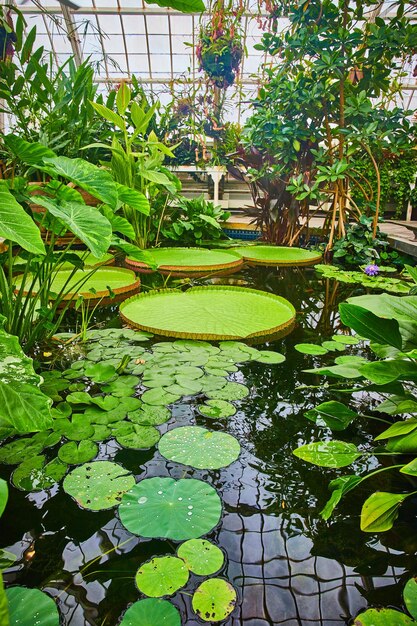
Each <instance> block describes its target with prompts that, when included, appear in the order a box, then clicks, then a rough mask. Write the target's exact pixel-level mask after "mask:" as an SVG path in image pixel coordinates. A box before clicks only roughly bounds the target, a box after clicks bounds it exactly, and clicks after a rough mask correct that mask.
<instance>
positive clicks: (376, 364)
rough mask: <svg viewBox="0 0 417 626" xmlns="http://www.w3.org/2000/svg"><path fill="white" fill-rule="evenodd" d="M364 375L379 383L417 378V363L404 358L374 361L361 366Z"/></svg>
mask: <svg viewBox="0 0 417 626" xmlns="http://www.w3.org/2000/svg"><path fill="white" fill-rule="evenodd" d="M359 370H360V373H361V374H362V376H364V377H365V378H367V379H368V380H370V381H372V382H373V383H376V384H377V385H386V384H387V383H392V382H394V381H395V380H414V381H416V380H417V364H416V363H414V362H413V361H405V360H403V359H397V360H395V359H392V360H388V361H373V362H372V363H365V365H362V366H360V368H359Z"/></svg>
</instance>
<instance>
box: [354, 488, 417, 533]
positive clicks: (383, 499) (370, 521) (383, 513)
mask: <svg viewBox="0 0 417 626" xmlns="http://www.w3.org/2000/svg"><path fill="white" fill-rule="evenodd" d="M409 495H410V494H409V493H405V494H402V493H388V492H385V491H377V492H376V493H373V494H372V495H371V496H369V498H368V499H367V500H365V502H364V504H363V507H362V512H361V530H363V531H365V532H367V533H377V532H378V533H379V532H384V531H386V530H389V529H390V528H392V525H393V523H394V522H395V520H396V519H397V517H398V509H399V508H400V506H401V504H402V503H403V502H404V500H405V499H406V498H407V497H408V496H409Z"/></svg>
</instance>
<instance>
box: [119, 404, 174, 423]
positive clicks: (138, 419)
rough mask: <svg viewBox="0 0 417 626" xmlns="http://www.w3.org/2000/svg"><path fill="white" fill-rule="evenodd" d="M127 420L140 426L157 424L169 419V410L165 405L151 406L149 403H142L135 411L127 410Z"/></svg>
mask: <svg viewBox="0 0 417 626" xmlns="http://www.w3.org/2000/svg"><path fill="white" fill-rule="evenodd" d="M127 418H128V420H130V421H131V422H133V423H134V424H140V425H142V426H159V424H164V423H165V422H167V421H168V420H169V419H171V411H170V410H169V409H167V408H166V407H165V406H152V405H151V404H143V405H142V406H141V408H140V409H137V410H136V411H129V413H128V414H127Z"/></svg>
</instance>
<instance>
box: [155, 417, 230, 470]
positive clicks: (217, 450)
mask: <svg viewBox="0 0 417 626" xmlns="http://www.w3.org/2000/svg"><path fill="white" fill-rule="evenodd" d="M159 452H160V453H161V454H162V456H164V457H165V458H166V459H168V460H170V461H175V462H177V463H183V464H184V465H190V466H191V467H195V468H197V469H219V468H221V467H227V465H230V464H231V463H233V462H234V461H236V459H237V458H238V456H239V454H240V445H239V442H238V440H237V439H235V437H232V435H228V434H227V433H221V432H216V431H213V430H207V429H206V428H201V427H200V426H182V427H180V428H174V430H170V431H168V432H167V433H166V434H165V435H164V436H163V437H162V439H161V441H160V442H159Z"/></svg>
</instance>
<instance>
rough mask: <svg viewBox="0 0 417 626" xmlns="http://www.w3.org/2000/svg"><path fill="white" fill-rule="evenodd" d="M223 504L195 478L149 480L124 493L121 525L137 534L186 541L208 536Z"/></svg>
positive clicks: (218, 517) (210, 489) (158, 478)
mask: <svg viewBox="0 0 417 626" xmlns="http://www.w3.org/2000/svg"><path fill="white" fill-rule="evenodd" d="M221 512H222V505H221V500H220V497H219V495H218V494H217V492H216V490H215V489H213V487H211V486H210V485H209V484H207V483H206V482H203V481H201V480H196V479H194V478H184V479H181V480H174V479H173V478H161V477H155V478H146V479H144V480H141V481H140V482H139V483H137V484H136V485H135V486H134V487H133V488H132V489H131V490H130V491H129V492H128V493H125V494H124V496H123V498H122V501H121V503H120V506H119V515H120V519H121V521H122V524H123V525H124V526H125V528H127V530H129V531H130V532H131V533H133V534H134V535H140V536H142V537H149V538H164V539H173V540H174V541H183V540H184V539H193V538H196V537H201V536H202V535H205V534H207V533H209V532H210V531H211V530H213V528H214V527H215V526H216V525H217V524H218V523H219V521H220V516H221Z"/></svg>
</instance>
